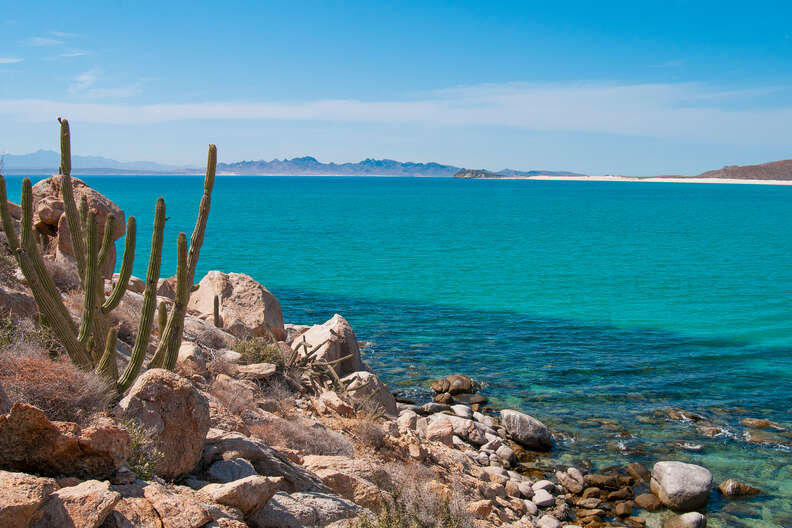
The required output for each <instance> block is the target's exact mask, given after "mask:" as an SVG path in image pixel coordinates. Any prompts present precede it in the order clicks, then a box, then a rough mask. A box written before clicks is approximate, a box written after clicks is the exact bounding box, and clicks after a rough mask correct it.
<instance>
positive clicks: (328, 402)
mask: <svg viewBox="0 0 792 528" xmlns="http://www.w3.org/2000/svg"><path fill="white" fill-rule="evenodd" d="M319 407H321V409H322V410H320V411H319V412H320V413H321V414H326V412H327V411H330V412H333V413H335V414H337V415H339V416H343V417H345V418H351V417H352V416H354V415H355V409H353V408H352V406H351V405H349V404H348V403H347V402H345V401H344V400H342V399H341V397H340V396H338V394H337V393H335V392H333V391H324V392H323V393H322V394H320V395H319Z"/></svg>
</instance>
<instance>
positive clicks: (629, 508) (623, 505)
mask: <svg viewBox="0 0 792 528" xmlns="http://www.w3.org/2000/svg"><path fill="white" fill-rule="evenodd" d="M634 509H635V503H634V502H633V501H625V502H620V503H618V504H617V505H616V508H615V509H614V510H613V511H614V513H615V514H616V515H617V516H618V517H629V516H630V515H632V512H633V510H634Z"/></svg>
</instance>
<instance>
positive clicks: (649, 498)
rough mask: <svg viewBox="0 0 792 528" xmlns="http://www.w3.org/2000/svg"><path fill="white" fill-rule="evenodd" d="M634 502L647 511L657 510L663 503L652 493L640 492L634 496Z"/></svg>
mask: <svg viewBox="0 0 792 528" xmlns="http://www.w3.org/2000/svg"><path fill="white" fill-rule="evenodd" d="M635 504H637V505H638V507H639V508H643V509H644V510H647V511H655V510H659V509H660V507H661V506H662V505H663V503H662V502H660V499H658V498H657V495H655V494H654V493H642V494H640V495H638V496H637V497H635Z"/></svg>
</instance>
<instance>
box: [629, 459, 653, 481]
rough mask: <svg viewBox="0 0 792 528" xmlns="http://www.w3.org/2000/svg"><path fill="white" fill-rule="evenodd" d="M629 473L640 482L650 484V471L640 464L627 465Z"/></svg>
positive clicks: (631, 463)
mask: <svg viewBox="0 0 792 528" xmlns="http://www.w3.org/2000/svg"><path fill="white" fill-rule="evenodd" d="M627 473H629V474H630V475H631V476H632V477H633V478H634V479H635V480H637V481H638V482H649V479H650V478H651V476H652V475H651V474H650V473H649V470H648V469H646V468H645V467H644V465H643V464H641V463H639V462H630V463H629V464H627Z"/></svg>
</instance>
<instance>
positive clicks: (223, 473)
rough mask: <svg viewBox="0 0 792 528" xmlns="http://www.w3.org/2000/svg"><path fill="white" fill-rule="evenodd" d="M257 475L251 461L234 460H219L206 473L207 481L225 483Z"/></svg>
mask: <svg viewBox="0 0 792 528" xmlns="http://www.w3.org/2000/svg"><path fill="white" fill-rule="evenodd" d="M257 474H258V473H256V468H254V467H253V464H251V463H250V461H249V460H246V459H244V458H232V459H231V460H218V461H217V462H215V463H214V464H212V465H211V466H210V467H209V470H208V471H207V472H206V479H207V480H209V481H210V482H220V483H225V482H233V481H235V480H239V479H243V478H245V477H250V476H253V475H257Z"/></svg>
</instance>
